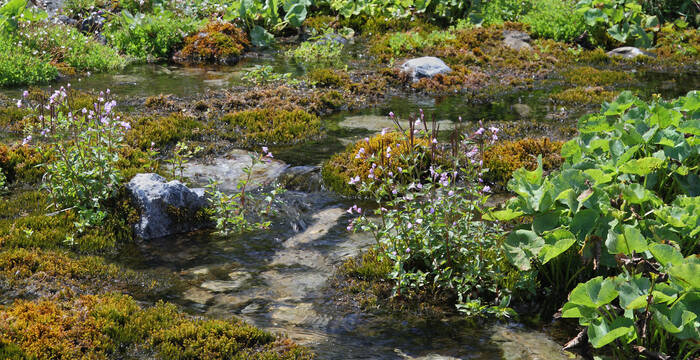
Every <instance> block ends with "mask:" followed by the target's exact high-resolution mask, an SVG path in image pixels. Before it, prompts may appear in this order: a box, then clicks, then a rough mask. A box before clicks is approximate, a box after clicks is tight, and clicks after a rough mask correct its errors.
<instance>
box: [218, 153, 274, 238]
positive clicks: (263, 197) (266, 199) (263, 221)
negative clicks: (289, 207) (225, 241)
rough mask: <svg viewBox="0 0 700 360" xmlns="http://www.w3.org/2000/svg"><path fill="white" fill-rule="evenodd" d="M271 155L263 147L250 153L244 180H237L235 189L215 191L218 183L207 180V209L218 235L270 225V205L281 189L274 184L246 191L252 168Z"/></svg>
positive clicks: (271, 208)
mask: <svg viewBox="0 0 700 360" xmlns="http://www.w3.org/2000/svg"><path fill="white" fill-rule="evenodd" d="M272 158H273V156H272V153H271V152H269V151H268V149H267V147H265V146H263V147H262V153H261V154H252V155H251V156H250V160H251V162H250V166H246V167H244V168H243V171H244V172H245V174H246V177H245V179H242V180H239V181H238V184H237V185H236V187H237V188H238V192H235V193H232V194H225V193H223V192H221V191H220V190H218V187H217V185H218V184H217V182H215V181H211V180H210V183H209V185H207V195H209V197H210V200H211V206H210V208H209V210H210V211H211V216H212V219H213V220H214V222H215V224H216V229H217V233H218V234H219V235H224V236H225V235H230V234H240V233H243V232H246V231H251V230H255V229H267V228H269V227H270V221H269V220H267V218H268V217H269V216H272V215H274V210H273V207H272V206H273V205H274V204H275V202H276V201H277V196H278V195H279V194H281V193H282V192H283V191H284V189H282V188H280V187H279V186H274V187H273V190H272V191H270V192H263V191H260V192H257V193H253V192H250V191H249V189H248V186H249V185H250V180H251V178H252V175H253V168H255V166H256V165H258V164H261V163H263V162H267V161H271V159H272ZM251 218H257V221H251Z"/></svg>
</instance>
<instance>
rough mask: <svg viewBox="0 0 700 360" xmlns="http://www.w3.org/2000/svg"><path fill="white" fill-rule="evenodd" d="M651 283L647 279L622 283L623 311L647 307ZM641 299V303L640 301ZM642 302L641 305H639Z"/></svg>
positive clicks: (639, 278) (620, 287) (621, 303)
mask: <svg viewBox="0 0 700 360" xmlns="http://www.w3.org/2000/svg"><path fill="white" fill-rule="evenodd" d="M650 288H651V282H650V281H649V279H647V278H645V277H635V278H632V279H627V280H626V281H623V282H621V283H620V286H619V287H618V292H619V293H620V306H622V308H623V309H628V310H629V309H638V308H641V307H643V306H645V305H646V301H647V300H646V299H647V296H648V295H649V289H650ZM640 299H641V301H639V300H640ZM638 302H640V304H638Z"/></svg>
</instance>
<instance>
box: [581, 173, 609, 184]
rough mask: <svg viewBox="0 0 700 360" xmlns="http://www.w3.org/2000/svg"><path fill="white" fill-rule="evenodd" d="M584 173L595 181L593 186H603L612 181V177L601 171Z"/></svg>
mask: <svg viewBox="0 0 700 360" xmlns="http://www.w3.org/2000/svg"><path fill="white" fill-rule="evenodd" d="M583 173H584V174H586V175H588V176H589V177H590V178H591V180H593V183H594V184H593V185H603V184H607V183H609V182H611V181H612V176H611V175H610V174H607V173H605V172H604V171H603V170H600V169H587V170H584V171H583Z"/></svg>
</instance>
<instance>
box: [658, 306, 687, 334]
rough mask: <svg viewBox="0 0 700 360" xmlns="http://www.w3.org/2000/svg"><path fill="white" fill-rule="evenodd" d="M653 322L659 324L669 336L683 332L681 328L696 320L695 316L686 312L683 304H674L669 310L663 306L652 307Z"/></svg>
mask: <svg viewBox="0 0 700 360" xmlns="http://www.w3.org/2000/svg"><path fill="white" fill-rule="evenodd" d="M653 313H654V321H656V322H657V323H659V324H661V326H662V327H663V328H664V330H666V331H668V332H670V333H671V334H677V333H679V332H681V331H683V327H685V326H686V325H688V324H690V323H691V322H692V321H693V320H695V319H696V318H697V315H696V314H694V313H692V312H690V311H688V310H687V309H686V308H685V306H684V304H683V302H678V303H676V304H674V305H673V306H672V307H671V308H668V307H667V306H665V305H660V306H654V307H653Z"/></svg>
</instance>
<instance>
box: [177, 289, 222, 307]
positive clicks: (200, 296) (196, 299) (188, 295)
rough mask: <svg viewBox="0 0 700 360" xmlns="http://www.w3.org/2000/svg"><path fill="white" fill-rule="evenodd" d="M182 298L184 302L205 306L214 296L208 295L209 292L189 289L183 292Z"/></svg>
mask: <svg viewBox="0 0 700 360" xmlns="http://www.w3.org/2000/svg"><path fill="white" fill-rule="evenodd" d="M182 297H183V298H184V299H185V300H188V301H191V302H193V303H197V304H202V305H205V304H206V303H208V302H209V300H211V299H212V298H214V294H212V293H210V292H209V291H206V290H203V289H200V288H198V287H191V288H189V289H187V291H185V292H184V294H183V295H182Z"/></svg>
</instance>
